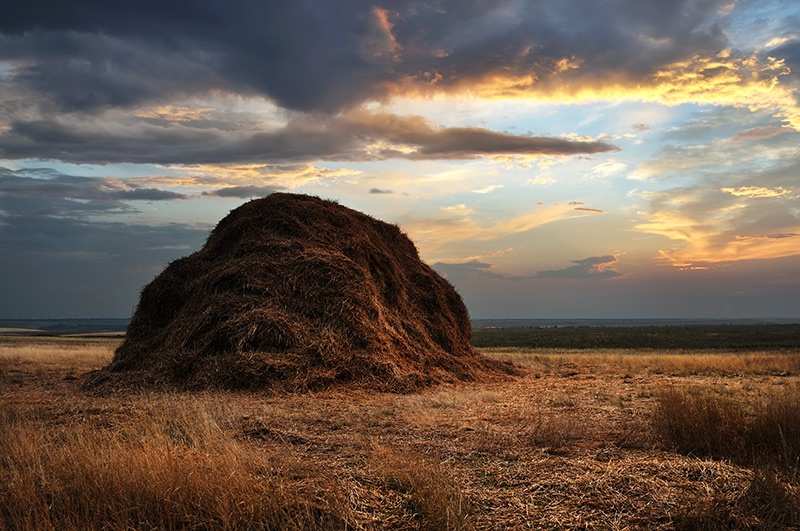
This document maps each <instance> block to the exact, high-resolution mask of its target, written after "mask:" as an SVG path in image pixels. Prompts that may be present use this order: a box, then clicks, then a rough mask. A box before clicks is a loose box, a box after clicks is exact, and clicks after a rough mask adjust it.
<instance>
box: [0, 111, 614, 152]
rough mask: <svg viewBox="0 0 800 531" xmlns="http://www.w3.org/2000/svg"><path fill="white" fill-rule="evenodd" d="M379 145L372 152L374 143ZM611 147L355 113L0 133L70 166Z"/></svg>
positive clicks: (15, 148)
mask: <svg viewBox="0 0 800 531" xmlns="http://www.w3.org/2000/svg"><path fill="white" fill-rule="evenodd" d="M379 142H380V143H382V145H381V147H379V148H376V147H375V146H376V143H379ZM616 149H617V148H616V147H615V146H613V145H611V144H607V143H605V142H597V141H594V142H579V141H572V140H566V139H563V138H555V137H533V136H515V135H510V134H507V133H500V132H496V131H491V130H488V129H482V128H477V127H436V126H435V125H434V124H432V123H431V122H430V121H428V120H426V119H425V118H422V117H420V116H397V115H394V114H388V113H370V112H366V111H353V112H350V113H347V114H343V115H339V116H335V117H327V116H298V117H295V118H293V119H291V120H289V121H288V123H287V124H286V125H285V126H283V127H280V128H277V129H275V130H273V131H270V132H259V133H248V132H242V133H235V132H230V131H223V130H209V129H198V128H196V127H188V126H180V125H173V126H170V127H156V126H152V125H150V124H146V123H135V124H133V125H130V126H120V127H118V128H110V127H109V126H108V124H105V123H96V122H81V121H78V120H75V121H73V122H71V123H64V122H58V121H44V120H38V121H30V122H22V121H18V122H12V124H11V126H10V130H9V131H7V132H5V133H4V134H1V135H0V158H7V159H19V158H33V157H39V158H50V159H59V160H64V161H68V162H76V163H102V162H134V163H163V164H201V163H229V162H258V161H263V160H264V159H269V160H272V161H289V162H298V161H312V160H319V159H322V160H346V161H367V160H385V159H391V158H405V159H410V160H436V159H469V158H476V157H481V156H491V155H507V154H521V155H529V154H547V155H573V154H578V153H601V152H607V151H613V150H616Z"/></svg>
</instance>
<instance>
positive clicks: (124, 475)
mask: <svg viewBox="0 0 800 531" xmlns="http://www.w3.org/2000/svg"><path fill="white" fill-rule="evenodd" d="M641 331H642V330H641V329H639V332H641ZM795 331H796V329H795ZM523 332H526V331H523ZM530 332H531V331H530V330H529V331H527V332H526V333H527V334H528V337H529V336H530ZM588 332H591V330H588V331H587V330H579V329H570V330H569V331H567V332H566V336H564V335H558V344H559V345H561V346H559V347H558V348H552V349H550V348H541V347H537V348H533V347H531V346H530V344H529V343H528V344H527V345H528V346H525V347H522V348H517V347H508V346H500V347H496V348H482V349H481V350H482V351H483V352H484V353H485V354H486V355H488V356H491V357H495V358H501V359H507V360H511V361H514V362H516V363H518V364H519V365H521V366H522V367H524V368H525V372H524V375H523V376H521V377H518V378H514V379H511V380H508V381H504V382H495V383H489V384H480V385H478V384H472V385H471V384H461V385H457V386H448V385H444V386H440V387H435V388H432V389H430V390H428V391H425V392H421V393H417V394H408V395H397V394H380V393H368V392H364V391H358V390H352V389H351V390H344V389H334V390H330V391H326V392H318V393H308V394H288V395H275V394H270V393H236V392H198V393H190V392H157V391H147V392H142V393H135V392H134V393H129V394H108V395H97V394H94V393H89V392H85V391H83V390H82V389H81V381H82V378H83V375H84V374H86V373H87V372H88V371H91V370H93V369H97V368H100V367H102V366H104V365H105V364H107V363H108V361H109V360H110V359H111V356H112V355H113V351H114V348H115V347H116V346H117V345H119V342H120V339H108V338H91V339H86V338H79V337H71V338H59V337H30V336H27V337H20V336H16V337H15V336H0V442H1V443H2V448H3V450H2V451H0V530H12V529H14V530H16V529H51V530H55V529H58V530H67V531H69V530H79V529H80V530H82V529H121V530H134V529H136V530H138V529H163V530H179V529H285V530H294V531H299V530H328V529H338V530H345V529H347V530H358V529H362V530H372V529H379V530H381V529H383V530H395V529H400V530H473V529H476V530H494V529H512V530H513V529H530V528H533V529H574V530H578V529H616V530H634V529H654V530H664V531H666V530H689V529H775V530H778V529H797V528H798V526H800V349H797V348H795V349H787V348H783V347H780V348H776V349H764V348H759V349H755V350H743V349H742V348H737V349H733V350H724V349H719V348H717V349H712V350H709V349H706V348H703V349H700V350H692V349H687V348H686V345H687V343H686V341H687V338H689V339H691V340H692V341H697V337H703V335H704V334H705V333H711V332H710V331H708V330H707V331H706V332H702V331H701V330H693V331H691V332H687V331H684V332H683V333H682V334H681V333H678V334H677V336H673V337H672V340H676V339H675V338H676V337H677V338H683V343H682V345H683V346H681V347H680V348H677V349H658V348H648V349H646V350H640V349H631V348H627V347H625V348H579V349H575V348H573V349H567V348H564V347H563V345H564V344H565V342H569V340H568V339H566V338H567V337H568V336H569V335H570V334H573V335H574V336H575V339H573V343H575V344H585V343H586V342H588V341H590V340H593V341H597V340H598V336H592V335H589V336H586V335H585V334H586V333H588ZM606 332H608V331H607V330H606ZM644 332H645V335H647V334H648V333H651V332H652V331H651V332H648V331H646V330H645V331H644ZM675 332H676V331H672V333H675ZM729 332H730V331H729ZM767 332H768V329H761V330H760V331H756V330H750V331H749V332H748V333H749V334H750V335H751V336H752V335H753V334H755V337H759V338H761V340H760V342H766V343H768V344H784V342H785V341H786V340H785V339H772V340H770V339H769V338H768V337H767V339H766V341H764V338H765V337H766V336H768V335H769V334H767ZM778 332H779V333H778ZM778 332H776V333H778V336H779V337H783V336H785V335H787V334H788V332H786V330H784V329H780V330H779V331H778ZM564 333H565V332H563V331H562V332H561V334H564ZM736 333H739V332H733V334H734V335H735V334H736ZM628 334H634V332H633V331H624V330H623V331H620V334H618V335H616V336H613V337H615V338H616V339H615V340H616V341H621V339H620V338H624V337H627V335H628ZM747 335H748V334H745V336H747ZM788 335H789V336H791V334H788ZM481 337H484V338H485V337H487V336H482V335H481V333H480V332H479V333H478V334H477V338H478V339H479V340H480V338H481ZM494 337H495V340H496V341H495V342H496V343H501V342H502V341H500V340H499V339H498V338H500V339H501V338H503V337H506V338H508V337H512V338H514V339H515V340H521V339H523V338H525V337H526V335H525V333H522V334H521V335H514V334H512V335H510V336H494ZM542 337H545V336H542ZM713 337H719V336H713ZM726 337H727V336H726ZM737 337H738V336H737ZM795 337H796V336H795ZM504 341H507V339H505V340H504ZM526 341H529V339H528V340H526ZM728 341H729V342H734V343H735V344H738V345H742V344H743V341H744V340H741V339H740V340H736V341H734V340H733V339H728ZM650 344H651V345H652V340H651V343H650ZM700 344H703V345H705V344H706V343H704V342H700Z"/></svg>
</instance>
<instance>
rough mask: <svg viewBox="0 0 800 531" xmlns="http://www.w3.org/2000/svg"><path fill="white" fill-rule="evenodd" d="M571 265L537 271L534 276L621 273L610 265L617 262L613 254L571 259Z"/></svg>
mask: <svg viewBox="0 0 800 531" xmlns="http://www.w3.org/2000/svg"><path fill="white" fill-rule="evenodd" d="M572 263H573V264H575V265H573V266H570V267H567V268H566V269H556V270H551V271H539V272H538V273H536V275H535V278H566V279H582V278H621V277H622V276H623V275H622V274H620V272H619V271H617V270H616V269H613V268H612V267H611V266H612V265H613V264H616V263H617V257H616V256H613V255H606V256H593V257H591V258H584V259H583V260H572Z"/></svg>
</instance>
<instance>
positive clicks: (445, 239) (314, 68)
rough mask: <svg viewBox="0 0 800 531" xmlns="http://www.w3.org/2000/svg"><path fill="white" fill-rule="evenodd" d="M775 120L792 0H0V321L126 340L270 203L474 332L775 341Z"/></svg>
mask: <svg viewBox="0 0 800 531" xmlns="http://www.w3.org/2000/svg"><path fill="white" fill-rule="evenodd" d="M799 97H800V5H798V4H797V2H796V1H794V0H774V1H770V0H767V1H755V0H749V1H738V2H737V1H731V0H694V1H689V0H647V1H642V0H607V1H603V2H599V1H597V2H589V1H585V0H527V1H524V0H516V1H501V0H498V1H491V2H486V1H478V0H440V1H435V0H429V1H399V0H387V1H384V2H379V3H371V2H366V1H356V0H341V1H337V2H325V1H321V0H307V1H302V2H301V1H293V2H260V1H255V0H229V1H227V2H200V1H197V0H175V1H172V2H163V1H160V0H159V1H153V0H140V1H138V2H117V1H108V0H73V1H70V2H63V1H46V0H34V1H30V0H25V1H22V0H6V1H4V2H3V3H2V4H1V5H0V317H2V318H42V317H58V318H63V317H128V316H130V315H131V313H132V311H133V309H134V307H135V304H136V302H137V299H138V294H139V290H140V289H141V287H142V286H143V285H145V284H146V283H147V282H149V281H150V280H151V279H152V278H153V277H154V276H155V275H156V274H158V273H159V272H160V271H161V269H162V268H163V267H164V265H165V264H167V263H168V262H170V261H171V260H174V259H176V258H178V257H180V256H184V255H187V254H189V253H191V252H192V251H194V250H196V249H198V248H199V247H200V246H202V244H203V242H204V241H205V238H206V236H207V234H208V231H209V230H210V229H211V228H213V226H214V225H215V224H216V223H217V222H218V221H219V220H220V219H221V218H222V217H223V216H224V215H225V214H226V213H227V212H228V211H230V210H231V209H233V208H235V207H236V206H238V205H240V204H241V203H243V202H244V201H247V200H249V199H251V198H256V197H262V196H264V195H267V194H269V193H271V192H273V191H277V190H282V191H293V192H298V193H309V194H314V195H319V196H321V197H325V198H331V199H337V200H339V201H340V202H341V203H342V204H344V205H346V206H349V207H351V208H355V209H357V210H361V211H364V212H367V213H369V214H371V215H373V216H375V217H377V218H379V219H383V220H385V221H389V222H396V223H399V224H400V225H401V227H402V228H403V229H404V230H405V231H406V232H407V233H408V234H409V235H410V236H411V238H412V239H413V240H414V241H415V242H416V244H417V247H418V248H419V250H420V253H421V255H422V257H423V259H424V260H426V261H427V262H428V263H429V264H431V265H433V266H434V267H435V268H436V269H437V270H438V271H439V272H440V273H442V274H443V275H445V276H446V277H447V278H448V279H450V281H451V282H453V283H454V284H455V285H456V287H457V288H458V290H459V291H460V292H461V294H462V296H463V297H464V299H465V302H466V303H467V306H468V307H469V309H470V312H471V314H472V316H473V317H475V318H488V317H531V318H559V317H562V318H567V317H590V318H602V317H615V318H619V317H622V318H624V317H781V316H783V317H798V316H800V302H798V301H800V99H798V98H799Z"/></svg>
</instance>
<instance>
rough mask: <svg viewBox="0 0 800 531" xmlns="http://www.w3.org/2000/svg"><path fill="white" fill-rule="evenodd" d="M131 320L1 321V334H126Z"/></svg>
mask: <svg viewBox="0 0 800 531" xmlns="http://www.w3.org/2000/svg"><path fill="white" fill-rule="evenodd" d="M129 321H130V319H0V334H2V333H6V334H8V333H24V332H25V331H27V332H28V333H31V334H46V335H64V334H101V333H120V332H125V329H126V328H127V327H128V322H129Z"/></svg>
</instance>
